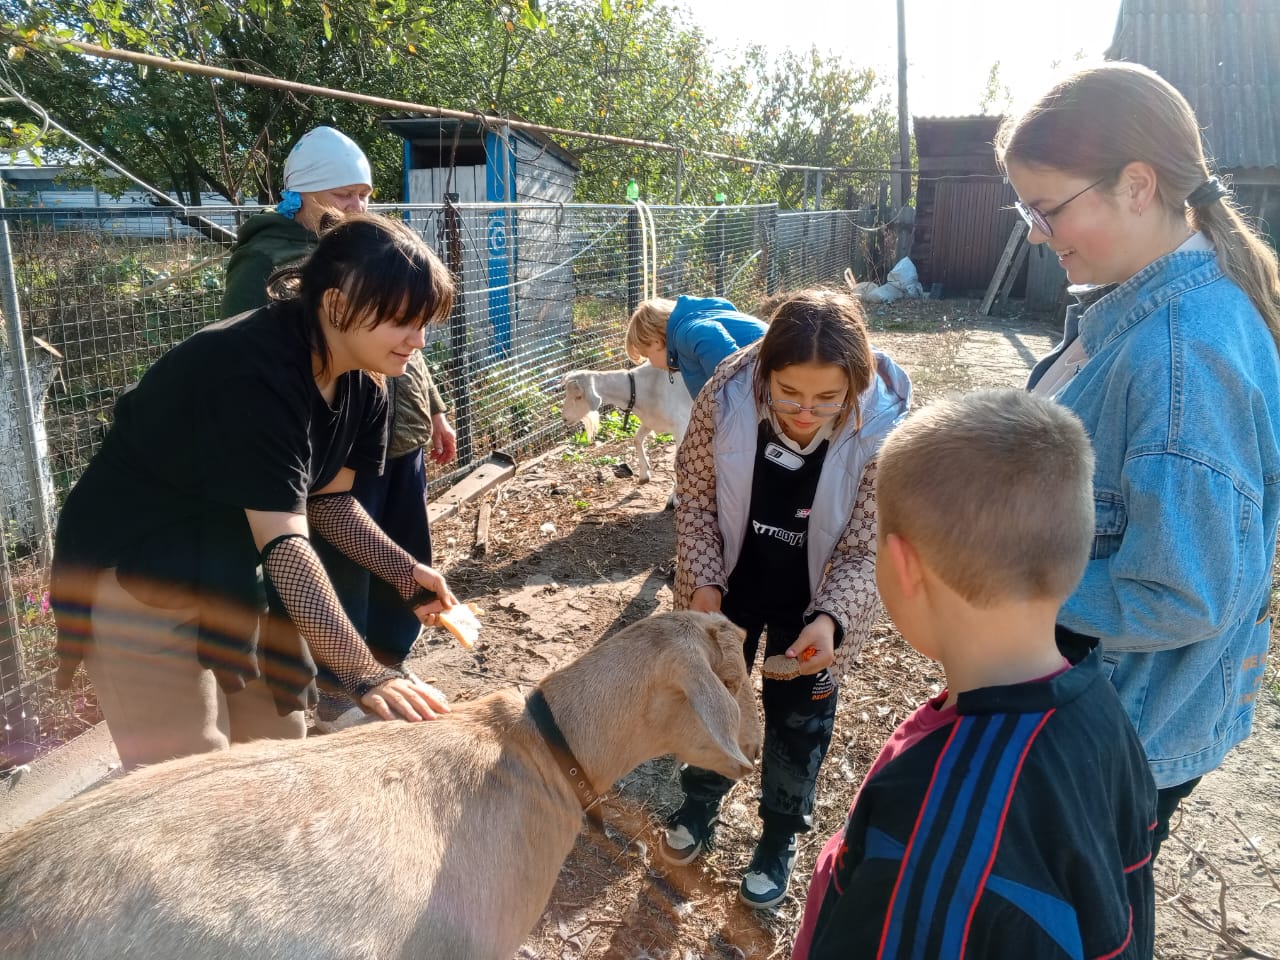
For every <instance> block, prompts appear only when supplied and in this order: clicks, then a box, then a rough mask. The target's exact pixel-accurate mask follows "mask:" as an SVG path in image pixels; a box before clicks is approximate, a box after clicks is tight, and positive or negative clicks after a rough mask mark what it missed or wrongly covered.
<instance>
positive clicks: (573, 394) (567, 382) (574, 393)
mask: <svg viewBox="0 0 1280 960" xmlns="http://www.w3.org/2000/svg"><path fill="white" fill-rule="evenodd" d="M560 383H561V385H562V386H563V387H564V395H565V396H566V397H568V398H569V399H570V400H580V399H582V384H580V383H579V382H578V380H577V378H576V377H573V376H571V375H569V374H567V373H566V374H565V376H564V379H563V380H562V381H560Z"/></svg>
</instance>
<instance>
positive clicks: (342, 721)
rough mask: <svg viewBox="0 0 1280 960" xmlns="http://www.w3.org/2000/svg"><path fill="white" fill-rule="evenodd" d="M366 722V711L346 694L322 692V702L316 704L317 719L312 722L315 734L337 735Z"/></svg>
mask: <svg viewBox="0 0 1280 960" xmlns="http://www.w3.org/2000/svg"><path fill="white" fill-rule="evenodd" d="M365 722H367V715H366V714H365V712H364V710H363V709H362V708H361V707H360V705H359V704H357V703H356V702H355V701H354V700H352V699H351V698H350V697H348V696H347V695H346V694H345V693H335V692H333V691H330V690H321V691H320V702H319V703H318V704H316V712H315V719H314V720H312V722H311V730H312V731H313V732H315V733H318V734H325V733H337V732H338V731H339V730H345V729H347V728H348V727H354V726H356V725H358V724H361V723H365Z"/></svg>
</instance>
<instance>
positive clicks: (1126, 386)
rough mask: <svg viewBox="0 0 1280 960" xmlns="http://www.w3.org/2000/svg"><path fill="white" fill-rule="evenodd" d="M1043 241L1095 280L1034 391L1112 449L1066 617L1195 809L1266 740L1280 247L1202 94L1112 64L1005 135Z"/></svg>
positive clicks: (1174, 790)
mask: <svg viewBox="0 0 1280 960" xmlns="http://www.w3.org/2000/svg"><path fill="white" fill-rule="evenodd" d="M996 155H997V159H998V160H999V161H1000V163H1001V164H1002V165H1003V167H1004V169H1005V171H1006V173H1007V175H1008V178H1009V182H1010V183H1011V184H1012V185H1013V188H1014V190H1016V191H1017V193H1018V197H1019V209H1020V211H1021V212H1022V214H1023V216H1024V218H1026V220H1027V222H1028V224H1029V225H1030V227H1031V233H1030V236H1029V240H1030V242H1032V243H1044V244H1047V245H1048V246H1049V248H1050V249H1051V250H1053V252H1054V253H1056V254H1057V255H1058V259H1059V260H1060V261H1061V262H1062V265H1063V266H1064V267H1065V268H1066V271H1067V278H1068V279H1069V280H1070V281H1071V282H1072V283H1073V284H1076V285H1078V286H1077V287H1076V288H1075V292H1077V293H1078V294H1079V296H1080V297H1081V302H1080V304H1079V305H1077V306H1075V307H1072V308H1071V309H1069V310H1068V312H1067V320H1066V331H1065V336H1064V338H1063V342H1062V343H1061V344H1059V346H1058V347H1057V348H1056V349H1055V350H1054V351H1053V353H1051V354H1050V355H1049V356H1048V357H1045V358H1044V359H1043V360H1042V361H1041V362H1040V364H1039V365H1037V367H1036V368H1035V369H1034V370H1033V371H1032V374H1031V380H1030V388H1031V389H1032V390H1033V391H1035V392H1037V393H1042V394H1046V395H1050V396H1054V397H1056V399H1057V400H1058V401H1059V402H1060V403H1062V404H1064V405H1065V406H1067V407H1069V408H1070V409H1071V410H1073V411H1074V412H1075V413H1076V414H1077V415H1078V416H1079V417H1080V419H1081V420H1082V421H1083V422H1084V424H1085V427H1086V428H1087V429H1088V431H1089V434H1090V436H1091V437H1092V439H1093V444H1094V448H1095V452H1096V456H1097V463H1096V469H1095V475H1094V494H1095V510H1096V532H1095V539H1094V546H1093V554H1092V559H1091V560H1090V561H1089V564H1088V566H1087V567H1086V569H1085V574H1084V578H1083V580H1082V581H1081V583H1080V585H1079V587H1078V588H1077V589H1076V591H1075V593H1074V594H1073V595H1072V596H1071V597H1070V598H1069V599H1068V600H1067V602H1066V604H1065V605H1064V606H1063V608H1062V613H1061V621H1060V622H1061V625H1062V626H1063V627H1065V628H1067V629H1069V630H1071V631H1074V632H1076V633H1079V634H1084V635H1086V636H1088V637H1097V638H1099V639H1100V642H1101V644H1102V650H1103V654H1104V660H1105V662H1106V663H1107V664H1108V669H1109V670H1110V672H1111V680H1112V682H1113V683H1114V684H1115V686H1116V688H1117V690H1118V691H1119V693H1120V698H1121V700H1122V701H1123V703H1124V704H1125V706H1126V708H1127V710H1128V713H1129V718H1130V719H1131V720H1132V721H1133V724H1134V726H1135V727H1136V728H1137V731H1138V735H1139V737H1140V738H1141V740H1142V744H1143V748H1144V749H1145V751H1146V754H1147V759H1148V762H1149V763H1150V766H1151V772H1152V775H1153V777H1154V779H1155V782H1156V786H1157V788H1158V789H1159V795H1158V804H1157V811H1156V814H1157V816H1156V823H1157V826H1156V832H1155V835H1154V841H1155V843H1154V845H1155V848H1156V849H1157V850H1158V849H1159V845H1160V843H1161V842H1162V841H1163V840H1164V839H1165V838H1166V837H1167V836H1168V829H1169V818H1170V816H1171V815H1172V813H1173V811H1174V809H1176V807H1177V805H1178V802H1179V800H1180V799H1181V798H1182V797H1185V796H1186V795H1187V794H1189V793H1190V792H1191V790H1192V789H1193V788H1194V787H1195V785H1196V783H1198V782H1199V780H1200V778H1201V777H1202V776H1203V775H1204V774H1206V773H1208V772H1209V771H1210V770H1212V769H1214V768H1215V767H1216V766H1217V765H1218V764H1219V763H1220V762H1221V760H1222V758H1223V756H1224V755H1225V754H1226V752H1227V751H1228V750H1229V749H1230V748H1231V747H1232V746H1234V745H1235V744H1237V743H1239V742H1240V741H1241V740H1243V739H1244V738H1245V737H1246V736H1248V735H1249V730H1250V727H1251V724H1252V719H1253V701H1254V695H1255V693H1256V691H1257V690H1258V686H1259V684H1260V683H1261V681H1262V679H1263V668H1264V666H1265V662H1266V656H1267V647H1268V641H1269V636H1270V618H1269V613H1270V611H1269V603H1270V594H1271V583H1272V562H1273V559H1274V555H1275V548H1276V529H1277V518H1278V517H1280V360H1278V357H1277V340H1278V339H1280V277H1278V275H1277V268H1276V256H1275V253H1274V251H1272V250H1271V248H1270V247H1269V246H1267V245H1266V244H1265V243H1264V242H1263V241H1262V240H1261V239H1260V238H1259V236H1258V235H1257V234H1256V233H1255V232H1254V231H1253V229H1252V228H1251V227H1250V226H1249V225H1248V224H1246V223H1245V221H1244V220H1243V219H1241V216H1240V214H1239V212H1238V211H1237V210H1236V208H1235V206H1234V204H1233V203H1232V200H1231V196H1230V194H1229V192H1228V191H1227V190H1226V188H1225V187H1224V186H1223V185H1222V183H1221V182H1220V181H1219V180H1218V179H1217V178H1216V177H1214V176H1213V175H1212V172H1211V171H1210V169H1209V165H1208V163H1207V161H1206V160H1205V156H1204V152H1203V148H1202V146H1201V142H1200V128H1199V125H1198V123H1197V121H1196V117H1195V114H1194V113H1193V112H1192V109H1191V107H1190V105H1189V104H1188V103H1187V101H1186V99H1185V98H1184V97H1183V96H1182V94H1181V93H1179V92H1178V91H1177V90H1176V89H1175V88H1174V87H1173V86H1171V85H1170V84H1169V83H1167V82H1166V81H1164V80H1163V79H1161V78H1160V77H1159V76H1157V75H1156V74H1155V73H1153V72H1152V71H1150V70H1148V69H1146V68H1144V67H1140V66H1137V65H1132V64H1123V63H1112V64H1108V65H1106V66H1102V67H1098V68H1094V69H1089V70H1084V71H1081V72H1079V73H1077V74H1075V75H1073V76H1071V77H1070V78H1068V79H1066V80H1064V81H1062V82H1061V83H1059V84H1058V85H1057V86H1056V87H1054V88H1053V89H1052V90H1050V91H1049V92H1048V93H1046V94H1045V95H1044V96H1043V97H1041V98H1040V100H1039V102H1037V103H1036V104H1035V106H1033V107H1032V108H1031V109H1030V110H1029V111H1028V112H1027V113H1026V114H1025V115H1023V116H1022V117H1020V118H1018V119H1016V120H1012V121H1009V122H1007V123H1006V125H1005V126H1004V127H1003V128H1002V129H1001V131H1000V134H999V136H998V137H997V141H996Z"/></svg>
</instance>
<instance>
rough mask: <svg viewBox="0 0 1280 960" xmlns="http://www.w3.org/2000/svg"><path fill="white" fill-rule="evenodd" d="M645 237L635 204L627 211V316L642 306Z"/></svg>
mask: <svg viewBox="0 0 1280 960" xmlns="http://www.w3.org/2000/svg"><path fill="white" fill-rule="evenodd" d="M643 243H644V237H643V236H642V235H641V231H640V210H639V209H638V208H637V207H636V205H635V204H632V205H631V209H630V210H628V211H627V316H628V317H629V316H631V315H632V314H633V313H635V312H636V307H638V306H640V296H641V291H643V290H644V263H643V261H644V257H643V255H642V251H641V244H643Z"/></svg>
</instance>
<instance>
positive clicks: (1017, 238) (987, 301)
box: [978, 220, 1027, 317]
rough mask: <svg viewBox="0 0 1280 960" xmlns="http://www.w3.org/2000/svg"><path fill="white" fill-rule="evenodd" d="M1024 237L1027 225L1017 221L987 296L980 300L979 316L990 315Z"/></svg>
mask: <svg viewBox="0 0 1280 960" xmlns="http://www.w3.org/2000/svg"><path fill="white" fill-rule="evenodd" d="M1026 235H1027V225H1026V224H1025V223H1023V222H1022V221H1021V220H1019V221H1018V222H1017V223H1016V224H1014V226H1013V232H1012V233H1010V234H1009V241H1008V242H1007V243H1006V244H1005V245H1004V253H1002V254H1000V262H999V263H997V264H996V272H995V273H994V274H992V276H991V283H989V284H988V285H987V294H986V296H984V297H983V298H982V304H981V306H979V307H978V315H979V316H982V317H988V316H990V315H991V304H993V303H994V302H995V299H996V294H997V293H998V292H999V291H1000V287H1001V285H1002V284H1003V283H1004V275H1005V273H1006V272H1008V270H1009V267H1010V265H1011V264H1012V263H1013V256H1014V254H1015V253H1017V252H1018V245H1019V244H1021V243H1022V239H1023V237H1025V236H1026Z"/></svg>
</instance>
